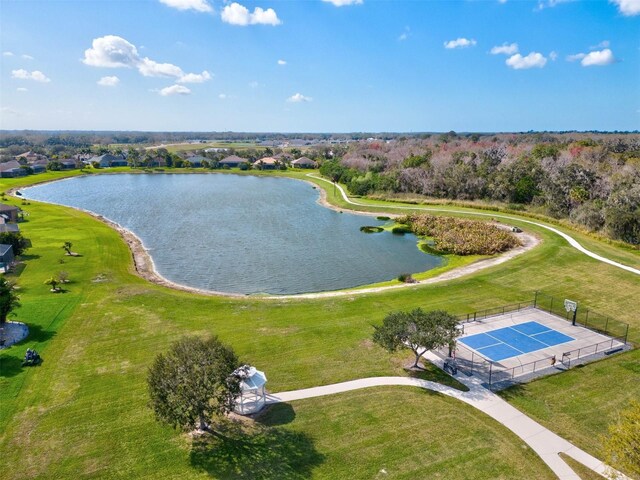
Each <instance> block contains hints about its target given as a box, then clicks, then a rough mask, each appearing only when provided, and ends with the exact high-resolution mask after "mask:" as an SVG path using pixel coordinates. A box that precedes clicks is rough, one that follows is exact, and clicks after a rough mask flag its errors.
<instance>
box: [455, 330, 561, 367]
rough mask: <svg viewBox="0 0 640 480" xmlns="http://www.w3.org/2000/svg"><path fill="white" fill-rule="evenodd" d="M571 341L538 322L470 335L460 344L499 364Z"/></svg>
mask: <svg viewBox="0 0 640 480" xmlns="http://www.w3.org/2000/svg"><path fill="white" fill-rule="evenodd" d="M571 340H573V338H571V337H570V336H568V335H565V334H564V333H560V332H557V331H555V330H553V329H552V328H549V327H545V326H544V325H541V324H539V323H538V322H527V323H521V324H520V325H514V326H512V327H505V328H499V329H497V330H492V331H490V332H487V333H478V334H476V335H469V336H468V337H463V338H461V339H460V340H459V342H460V343H463V344H465V345H466V346H467V347H470V348H473V349H474V350H475V351H476V352H478V353H479V354H481V355H482V356H483V357H486V358H488V359H489V360H492V361H494V362H497V361H499V360H505V359H507V358H511V357H517V356H518V355H522V354H524V353H531V352H535V351H536V350H542V349H543V348H548V347H553V346H554V345H560V344H561V343H567V342H570V341H571Z"/></svg>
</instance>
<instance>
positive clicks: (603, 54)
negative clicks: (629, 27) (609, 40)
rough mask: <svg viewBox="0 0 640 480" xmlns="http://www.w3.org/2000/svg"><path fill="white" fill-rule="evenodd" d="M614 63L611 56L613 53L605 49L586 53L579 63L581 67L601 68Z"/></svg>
mask: <svg viewBox="0 0 640 480" xmlns="http://www.w3.org/2000/svg"><path fill="white" fill-rule="evenodd" d="M615 61H616V59H615V57H614V56H613V52H612V51H611V50H610V49H608V48H605V49H604V50H600V51H597V50H596V51H594V52H589V53H587V54H586V55H585V56H584V57H583V58H582V61H581V62H580V63H581V64H582V66H583V67H594V66H597V67H603V66H605V65H611V64H612V63H615Z"/></svg>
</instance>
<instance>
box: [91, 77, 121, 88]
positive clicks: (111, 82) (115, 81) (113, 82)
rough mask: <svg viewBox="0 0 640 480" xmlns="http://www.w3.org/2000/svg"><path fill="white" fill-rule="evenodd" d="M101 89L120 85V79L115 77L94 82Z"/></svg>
mask: <svg viewBox="0 0 640 480" xmlns="http://www.w3.org/2000/svg"><path fill="white" fill-rule="evenodd" d="M96 83H97V84H98V85H100V86H101V87H115V86H116V85H118V84H119V83H120V79H119V78H118V77H115V76H110V77H102V78H101V79H100V80H98V81H97V82H96Z"/></svg>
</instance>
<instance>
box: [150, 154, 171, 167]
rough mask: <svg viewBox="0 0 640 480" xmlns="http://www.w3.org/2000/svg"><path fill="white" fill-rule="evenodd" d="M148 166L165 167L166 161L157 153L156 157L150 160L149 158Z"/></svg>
mask: <svg viewBox="0 0 640 480" xmlns="http://www.w3.org/2000/svg"><path fill="white" fill-rule="evenodd" d="M149 166H150V167H166V166H167V161H166V160H165V158H164V157H161V156H160V155H158V156H157V157H153V158H152V159H151V160H149Z"/></svg>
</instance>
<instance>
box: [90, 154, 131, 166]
mask: <svg viewBox="0 0 640 480" xmlns="http://www.w3.org/2000/svg"><path fill="white" fill-rule="evenodd" d="M89 163H91V164H93V163H98V164H99V165H100V168H109V167H126V166H127V165H128V164H129V163H128V162H127V161H126V160H125V159H124V158H123V157H121V156H119V155H111V154H110V153H105V154H104V155H98V156H96V157H91V158H90V159H89Z"/></svg>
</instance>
